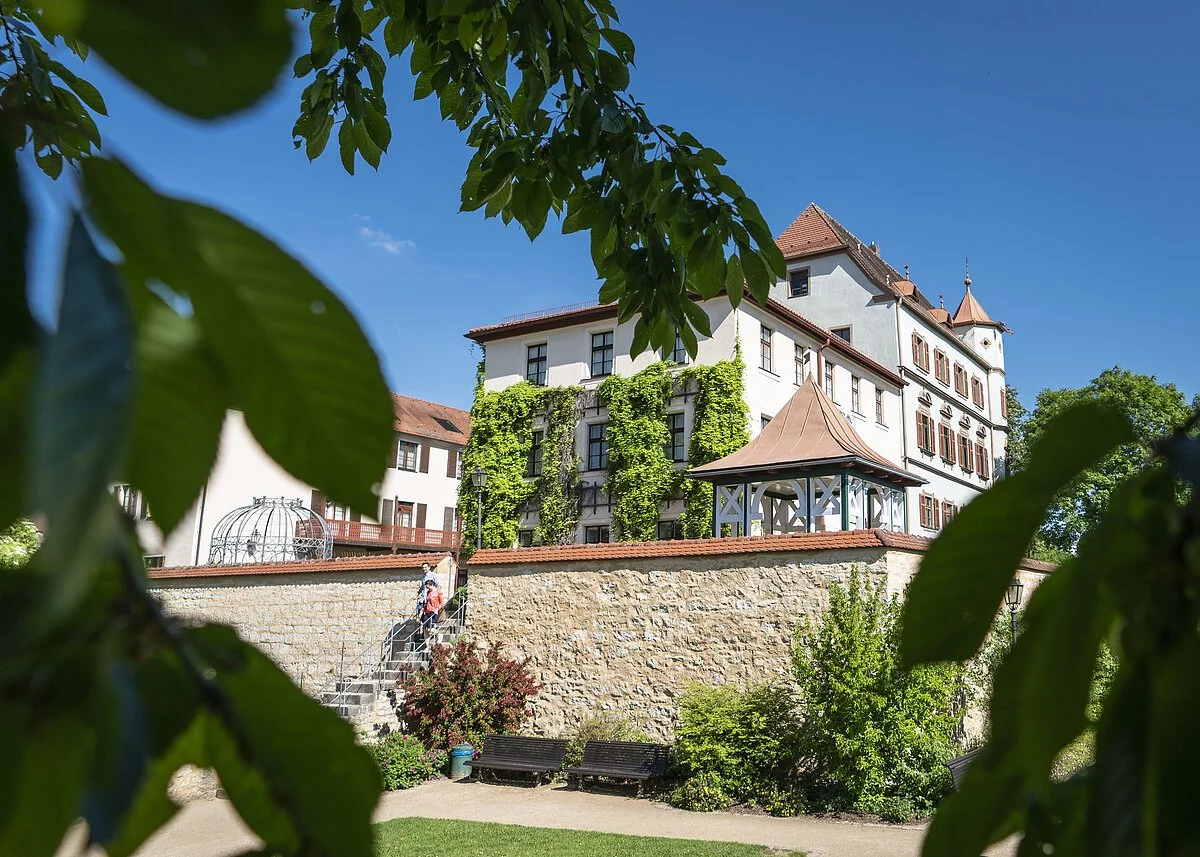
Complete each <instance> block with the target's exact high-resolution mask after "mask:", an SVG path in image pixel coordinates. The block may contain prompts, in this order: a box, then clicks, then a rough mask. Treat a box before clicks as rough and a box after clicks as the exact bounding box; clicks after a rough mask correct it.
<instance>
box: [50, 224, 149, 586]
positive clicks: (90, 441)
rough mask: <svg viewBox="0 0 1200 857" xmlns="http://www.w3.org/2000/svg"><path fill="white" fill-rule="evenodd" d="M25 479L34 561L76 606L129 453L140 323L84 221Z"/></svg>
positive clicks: (71, 247)
mask: <svg viewBox="0 0 1200 857" xmlns="http://www.w3.org/2000/svg"><path fill="white" fill-rule="evenodd" d="M38 364H39V365H38V367H37V374H36V376H35V379H36V380H35V381H34V385H33V390H32V401H31V403H30V413H31V415H32V416H31V422H30V426H29V432H30V436H29V440H28V449H29V457H28V462H27V470H26V478H27V480H28V482H27V484H28V486H29V491H30V495H31V499H32V504H31V505H32V508H33V510H34V511H35V512H37V513H40V514H41V515H43V516H44V520H45V522H46V540H45V542H44V543H43V544H42V547H41V550H39V551H38V552H37V554H36V555H35V558H34V564H35V565H36V566H38V567H39V568H42V569H44V570H46V571H48V572H50V573H53V574H54V575H55V578H56V580H58V582H59V587H58V590H59V592H60V594H61V595H62V597H63V598H64V599H65V600H67V601H69V600H70V599H71V598H72V597H75V596H78V595H79V594H81V582H82V578H83V577H84V576H85V575H86V574H87V573H88V572H89V571H90V570H91V569H92V568H94V565H95V563H96V561H97V559H98V557H97V554H98V551H97V544H98V541H97V540H98V539H99V538H101V533H102V532H103V530H104V528H105V527H106V526H107V525H109V524H110V523H111V522H112V518H111V517H110V515H109V514H105V512H111V509H109V508H108V507H107V506H106V505H105V504H104V503H103V502H102V500H103V498H104V496H105V494H106V493H107V491H108V488H109V485H110V484H111V483H112V482H113V477H114V475H115V473H116V469H117V468H116V466H117V463H118V461H119V460H120V456H121V453H122V451H123V449H124V443H125V438H126V436H127V432H128V428H129V418H130V412H131V406H132V400H133V373H132V366H133V323H132V319H131V318H130V316H129V310H128V307H127V304H126V300H125V294H124V292H123V290H122V288H121V284H120V282H119V281H118V277H117V272H116V270H115V269H114V268H113V266H112V265H111V264H110V263H109V262H107V261H105V260H104V259H103V258H101V256H100V254H99V252H97V250H96V247H95V245H94V244H93V243H92V239H91V238H90V237H89V236H88V233H87V229H86V227H84V225H83V220H82V218H80V217H79V216H76V217H75V219H74V222H73V225H72V228H71V235H70V239H69V241H68V244H67V258H66V270H65V272H64V275H63V287H62V302H61V305H60V307H59V313H58V329H57V330H56V331H55V333H54V335H53V336H51V337H49V338H48V339H47V340H46V342H45V345H44V346H43V348H42V350H41V353H40V354H39V357H38Z"/></svg>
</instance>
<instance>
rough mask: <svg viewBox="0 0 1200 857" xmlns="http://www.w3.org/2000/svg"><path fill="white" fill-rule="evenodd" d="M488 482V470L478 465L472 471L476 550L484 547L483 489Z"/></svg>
mask: <svg viewBox="0 0 1200 857" xmlns="http://www.w3.org/2000/svg"><path fill="white" fill-rule="evenodd" d="M487 483H488V475H487V471H486V470H484V469H483V468H482V467H476V468H475V469H474V470H473V471H471V484H472V485H474V486H475V550H479V549H480V548H482V547H483V489H484V488H486V487H487Z"/></svg>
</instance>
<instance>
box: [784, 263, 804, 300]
mask: <svg viewBox="0 0 1200 857" xmlns="http://www.w3.org/2000/svg"><path fill="white" fill-rule="evenodd" d="M788 295H789V296H791V297H793V298H806V297H808V268H801V269H800V270H799V271H792V272H791V273H790V274H788Z"/></svg>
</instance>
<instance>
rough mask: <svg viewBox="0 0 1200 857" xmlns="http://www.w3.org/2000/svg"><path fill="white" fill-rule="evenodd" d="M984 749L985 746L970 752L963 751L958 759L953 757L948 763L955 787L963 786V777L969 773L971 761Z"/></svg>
mask: <svg viewBox="0 0 1200 857" xmlns="http://www.w3.org/2000/svg"><path fill="white" fill-rule="evenodd" d="M983 751H984V748H983V747H980V748H979V749H977V750H972V751H971V752H969V753H963V754H962V755H961V756H959V757H958V758H956V759H951V760H950V761H949V762H947V763H946V767H947V768H949V769H950V778H951V779H952V780H954V788H955V789H960V788H962V782H963V777H965V776H966V775H967V769H968V768H970V767H971V763H972V762H974V761H975V759H976V757H977V756H979V754H980V753H982V752H983Z"/></svg>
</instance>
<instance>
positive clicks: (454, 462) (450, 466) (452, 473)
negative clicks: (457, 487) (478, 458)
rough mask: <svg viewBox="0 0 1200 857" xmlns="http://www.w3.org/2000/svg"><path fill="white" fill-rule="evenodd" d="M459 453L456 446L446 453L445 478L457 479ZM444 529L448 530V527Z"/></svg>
mask: <svg viewBox="0 0 1200 857" xmlns="http://www.w3.org/2000/svg"><path fill="white" fill-rule="evenodd" d="M460 452H461V450H459V448H458V447H457V446H452V447H450V449H449V451H448V452H447V453H446V476H447V478H449V479H455V478H457V477H458V456H459V454H460ZM446 529H449V527H447V528H446Z"/></svg>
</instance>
